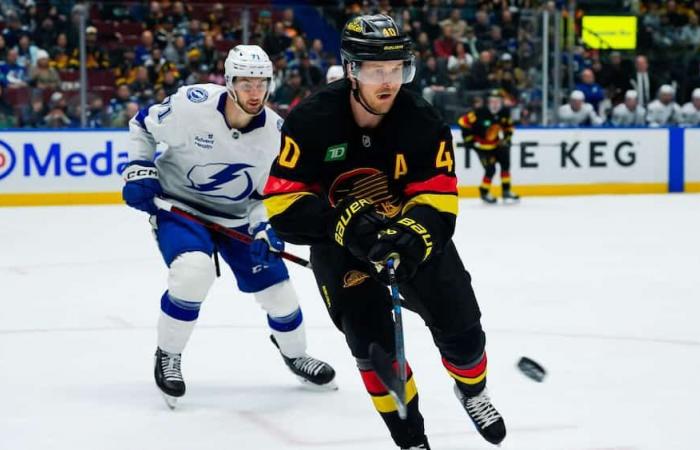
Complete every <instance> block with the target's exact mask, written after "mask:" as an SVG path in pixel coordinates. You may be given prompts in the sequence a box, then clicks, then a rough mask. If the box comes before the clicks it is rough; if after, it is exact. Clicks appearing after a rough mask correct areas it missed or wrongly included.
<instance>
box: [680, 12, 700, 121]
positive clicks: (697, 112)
mask: <svg viewBox="0 0 700 450" xmlns="http://www.w3.org/2000/svg"><path fill="white" fill-rule="evenodd" d="M691 17H695V16H691ZM680 122H681V125H682V126H684V127H697V126H698V125H700V88H695V89H693V94H692V95H691V97H690V101H689V102H688V103H686V104H685V105H683V108H682V109H681V121H680Z"/></svg>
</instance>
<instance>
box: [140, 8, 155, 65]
mask: <svg viewBox="0 0 700 450" xmlns="http://www.w3.org/2000/svg"><path fill="white" fill-rule="evenodd" d="M154 3H155V2H154ZM152 51H153V33H152V32H151V31H150V30H145V31H144V32H143V33H141V43H140V44H139V45H137V46H136V64H137V65H139V66H141V65H143V64H145V63H146V61H148V59H149V58H150V56H151V52H152Z"/></svg>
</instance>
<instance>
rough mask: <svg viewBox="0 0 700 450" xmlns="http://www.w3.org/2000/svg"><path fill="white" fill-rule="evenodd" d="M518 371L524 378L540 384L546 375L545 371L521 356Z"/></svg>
mask: <svg viewBox="0 0 700 450" xmlns="http://www.w3.org/2000/svg"><path fill="white" fill-rule="evenodd" d="M518 369H520V371H521V372H522V373H523V374H525V376H526V377H528V378H530V379H532V380H535V381H537V382H538V383H541V382H542V381H543V380H544V377H545V375H547V371H546V370H544V367H542V366H541V365H539V364H538V363H536V362H535V361H533V360H531V359H530V358H528V357H526V356H523V357H522V358H520V361H518Z"/></svg>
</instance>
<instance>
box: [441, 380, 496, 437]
mask: <svg viewBox="0 0 700 450" xmlns="http://www.w3.org/2000/svg"><path fill="white" fill-rule="evenodd" d="M454 390H455V394H456V395H457V398H458V399H459V401H460V403H461V404H462V406H463V407H464V409H465V410H466V411H467V414H468V415H469V418H470V419H472V422H474V425H475V426H476V430H477V431H478V432H479V434H481V436H483V437H484V439H486V440H487V441H489V442H490V443H492V444H494V445H498V444H500V443H501V441H503V439H505V437H506V424H505V422H504V421H503V417H501V414H500V413H499V412H498V411H497V410H496V408H495V407H494V406H493V405H492V404H491V399H489V396H488V394H487V393H486V390H483V391H482V392H481V393H480V394H479V395H475V396H473V397H467V396H465V395H464V394H463V393H462V391H461V390H460V389H459V387H457V385H455V386H454Z"/></svg>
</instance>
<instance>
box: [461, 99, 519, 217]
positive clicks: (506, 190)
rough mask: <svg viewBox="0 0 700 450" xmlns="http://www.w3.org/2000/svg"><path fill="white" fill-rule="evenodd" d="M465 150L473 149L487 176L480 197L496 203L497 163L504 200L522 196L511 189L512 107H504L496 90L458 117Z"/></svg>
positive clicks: (480, 190)
mask: <svg viewBox="0 0 700 450" xmlns="http://www.w3.org/2000/svg"><path fill="white" fill-rule="evenodd" d="M457 124H458V125H459V127H460V128H461V129H462V137H463V138H464V147H465V150H466V151H469V149H470V148H473V149H474V150H475V151H476V154H477V155H478V156H479V161H481V165H483V166H484V178H483V179H482V181H481V186H479V195H480V196H481V199H482V200H483V201H484V202H486V203H489V204H494V203H496V197H494V196H493V195H491V181H492V180H493V176H494V175H495V174H496V164H499V165H500V166H501V187H502V189H503V194H502V195H503V201H504V202H512V201H518V200H519V199H520V197H519V196H518V195H517V194H515V193H514V192H513V191H512V190H511V189H510V139H511V137H512V136H513V120H512V119H511V117H510V109H509V108H506V107H505V106H503V98H502V96H501V93H500V91H498V90H497V89H494V90H492V91H491V92H489V96H488V99H487V102H486V105H485V106H482V107H480V108H477V109H475V110H474V111H469V112H468V113H466V114H465V115H463V116H462V117H460V118H459V120H458V121H457Z"/></svg>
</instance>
